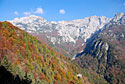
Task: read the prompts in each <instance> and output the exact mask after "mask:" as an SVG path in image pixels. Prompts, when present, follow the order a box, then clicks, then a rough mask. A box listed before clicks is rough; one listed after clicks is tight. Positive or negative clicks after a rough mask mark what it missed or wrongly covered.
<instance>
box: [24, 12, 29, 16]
mask: <svg viewBox="0 0 125 84" xmlns="http://www.w3.org/2000/svg"><path fill="white" fill-rule="evenodd" d="M23 14H24V15H31V13H30V12H24V13H23Z"/></svg>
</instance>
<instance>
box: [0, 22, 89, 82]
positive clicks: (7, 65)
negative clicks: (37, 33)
mask: <svg viewBox="0 0 125 84" xmlns="http://www.w3.org/2000/svg"><path fill="white" fill-rule="evenodd" d="M81 70H82V69H80V68H78V67H77V66H76V65H75V64H72V63H71V61H70V60H69V59H67V58H66V57H65V56H63V55H61V54H59V53H57V52H55V51H54V50H52V49H51V48H49V47H48V46H46V45H45V44H44V43H42V42H41V41H40V40H37V39H36V38H35V37H33V36H32V35H29V34H28V33H27V32H25V31H23V30H21V29H19V28H17V27H15V26H13V25H12V24H11V23H9V22H0V83H1V84H30V83H32V84H90V83H89V81H88V78H87V77H85V76H84V75H83V74H82V72H81Z"/></svg>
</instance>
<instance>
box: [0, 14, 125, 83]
mask: <svg viewBox="0 0 125 84" xmlns="http://www.w3.org/2000/svg"><path fill="white" fill-rule="evenodd" d="M9 22H10V23H9ZM9 22H1V23H0V30H1V32H0V35H1V40H0V42H1V43H0V44H4V45H0V48H1V52H0V55H1V58H0V65H1V67H0V70H2V71H0V72H5V71H9V74H11V79H13V80H15V79H14V78H13V77H15V76H16V77H17V79H16V80H17V81H18V82H19V81H21V80H23V81H22V82H24V81H25V82H28V83H31V82H32V83H33V84H35V83H52V84H59V83H62V84H91V83H92V84H108V83H110V84H124V83H125V79H124V76H125V66H124V65H125V13H117V14H116V15H115V16H114V17H113V18H107V17H105V16H100V17H99V16H91V17H86V18H84V19H78V20H72V21H59V22H54V21H51V22H49V21H47V20H45V19H43V18H42V17H40V16H35V15H31V16H28V17H22V18H15V19H14V20H12V21H9ZM11 23H12V24H13V25H15V26H13V25H12V24H11ZM16 26H18V27H19V28H20V29H19V28H17V27H16ZM25 31H26V32H25ZM32 35H33V36H32ZM38 39H39V40H38ZM40 40H41V41H40ZM9 42H10V43H9ZM48 46H51V47H52V48H53V49H54V50H56V51H54V50H53V49H51V48H50V47H48ZM14 49H15V50H14ZM23 52H25V53H23ZM57 52H60V53H61V54H59V53H57ZM62 54H64V55H65V56H63V55H62ZM67 57H68V58H67ZM37 58H38V59H37ZM71 59H72V61H71ZM13 60H16V62H14V61H13ZM20 60H21V61H20ZM24 63H25V65H23V64H24ZM15 67H17V68H15ZM35 68H37V69H35ZM48 68H50V69H48ZM15 70H17V71H15ZM35 72H36V73H35ZM61 72H63V73H61ZM1 74H2V73H1ZM39 74H41V75H42V77H41V75H39ZM3 75H4V74H3ZM7 75H8V74H7ZM49 76H50V77H51V78H50V77H49ZM2 77H4V76H1V77H0V78H2ZM9 77H10V75H9ZM3 80H4V82H5V78H3ZM105 80H106V81H105ZM8 81H10V80H8ZM10 82H13V81H10Z"/></svg>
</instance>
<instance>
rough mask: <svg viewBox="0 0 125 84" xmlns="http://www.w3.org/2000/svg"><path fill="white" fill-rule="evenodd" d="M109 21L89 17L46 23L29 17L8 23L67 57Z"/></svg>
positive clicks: (35, 17)
mask: <svg viewBox="0 0 125 84" xmlns="http://www.w3.org/2000/svg"><path fill="white" fill-rule="evenodd" d="M110 20H111V19H109V18H107V17H105V16H101V17H98V16H91V17H86V18H84V19H78V20H72V21H59V22H54V21H51V22H48V21H47V20H45V19H43V18H42V17H39V16H35V15H31V16H28V17H23V18H15V19H14V20H12V21H10V22H11V23H12V24H13V25H15V26H18V27H19V28H21V29H23V30H25V31H27V32H29V33H31V34H32V35H34V36H36V37H38V38H39V39H41V40H42V41H44V42H45V43H47V44H48V45H49V46H51V47H52V48H53V49H55V50H57V51H59V52H60V53H62V54H65V55H66V56H67V55H70V54H69V53H71V51H72V50H73V49H75V48H77V47H79V46H81V45H84V43H85V42H86V41H87V39H88V38H90V37H91V36H92V35H93V34H94V33H95V32H98V31H99V30H103V28H104V25H105V24H107V23H108V22H109V21H110Z"/></svg>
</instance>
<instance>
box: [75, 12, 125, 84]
mask: <svg viewBox="0 0 125 84" xmlns="http://www.w3.org/2000/svg"><path fill="white" fill-rule="evenodd" d="M105 28H106V29H104V30H103V31H102V32H100V33H99V34H97V35H94V36H92V37H91V39H90V40H89V42H88V43H87V44H86V46H85V48H84V50H83V51H82V52H81V53H79V54H77V56H78V57H77V58H76V60H75V61H76V62H77V63H78V64H79V65H80V66H81V67H83V68H87V69H90V70H92V71H95V72H97V73H98V74H99V75H101V76H102V77H104V78H105V79H106V80H107V81H108V82H109V83H110V84H124V83H125V13H118V14H116V15H115V17H114V18H113V19H112V20H111V21H110V22H109V23H108V24H107V25H105Z"/></svg>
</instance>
